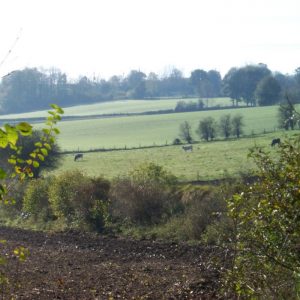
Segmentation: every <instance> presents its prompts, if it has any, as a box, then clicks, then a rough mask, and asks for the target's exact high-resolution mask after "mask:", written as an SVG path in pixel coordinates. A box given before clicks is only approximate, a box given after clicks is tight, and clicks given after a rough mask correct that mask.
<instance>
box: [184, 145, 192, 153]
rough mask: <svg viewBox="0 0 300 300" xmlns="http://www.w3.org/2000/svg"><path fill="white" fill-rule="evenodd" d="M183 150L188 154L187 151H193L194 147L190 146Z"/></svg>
mask: <svg viewBox="0 0 300 300" xmlns="http://www.w3.org/2000/svg"><path fill="white" fill-rule="evenodd" d="M182 149H183V150H184V151H185V152H186V151H193V146H192V145H189V146H182Z"/></svg>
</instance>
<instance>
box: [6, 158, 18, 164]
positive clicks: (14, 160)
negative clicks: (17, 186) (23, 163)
mask: <svg viewBox="0 0 300 300" xmlns="http://www.w3.org/2000/svg"><path fill="white" fill-rule="evenodd" d="M7 161H8V162H9V163H10V164H12V165H16V164H17V160H16V159H15V158H9V159H8V160H7Z"/></svg>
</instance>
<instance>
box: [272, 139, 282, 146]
mask: <svg viewBox="0 0 300 300" xmlns="http://www.w3.org/2000/svg"><path fill="white" fill-rule="evenodd" d="M276 144H277V145H279V144H280V139H279V138H278V139H273V140H272V143H271V146H272V147H273V146H275V145H276Z"/></svg>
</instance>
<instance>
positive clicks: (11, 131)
mask: <svg viewBox="0 0 300 300" xmlns="http://www.w3.org/2000/svg"><path fill="white" fill-rule="evenodd" d="M4 128H5V130H6V133H7V140H8V142H9V143H11V144H13V145H15V144H16V143H17V140H18V138H19V135H18V132H17V130H16V128H14V127H12V126H10V125H8V124H5V125H4Z"/></svg>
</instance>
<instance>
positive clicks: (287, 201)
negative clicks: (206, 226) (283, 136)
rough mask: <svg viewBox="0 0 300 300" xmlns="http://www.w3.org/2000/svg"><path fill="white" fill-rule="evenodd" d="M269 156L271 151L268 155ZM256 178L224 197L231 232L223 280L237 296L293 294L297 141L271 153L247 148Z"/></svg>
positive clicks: (299, 195) (297, 265) (299, 217)
mask: <svg viewBox="0 0 300 300" xmlns="http://www.w3.org/2000/svg"><path fill="white" fill-rule="evenodd" d="M273 155H274V154H273ZM251 156H252V157H253V158H254V160H255V162H256V165H257V167H258V168H257V170H258V171H257V172H258V175H259V180H258V181H256V182H254V183H252V184H249V185H245V186H244V188H243V191H242V192H241V193H238V194H235V195H234V196H233V197H232V198H230V199H229V200H228V212H229V215H230V217H231V218H232V220H233V222H234V224H235V235H234V236H233V238H232V243H230V244H228V245H227V246H228V248H229V249H231V251H233V253H234V259H233V261H232V267H231V268H230V269H229V270H228V274H227V275H228V277H227V279H228V280H227V283H228V286H229V288H231V289H232V290H234V292H236V294H237V295H238V296H242V297H245V298H246V297H248V298H250V297H251V298H253V299H254V298H264V299H297V297H299V294H300V280H299V278H300V254H299V241H300V210H299V208H300V192H299V191H300V189H299V182H300V140H299V138H298V139H295V140H292V141H287V142H284V143H282V144H281V146H280V147H279V148H278V153H277V155H276V156H275V157H274V156H271V155H270V154H269V153H267V152H264V151H263V150H262V149H254V150H253V151H252V153H251Z"/></svg>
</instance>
